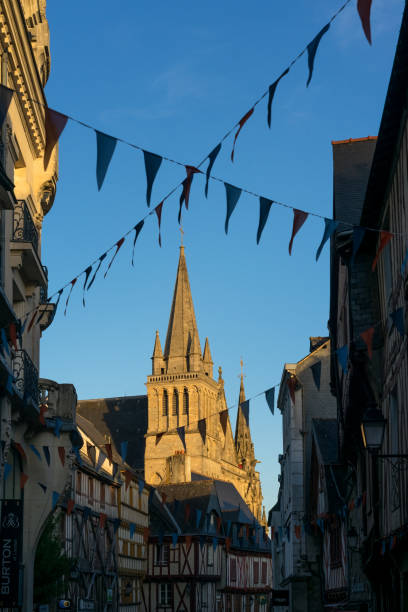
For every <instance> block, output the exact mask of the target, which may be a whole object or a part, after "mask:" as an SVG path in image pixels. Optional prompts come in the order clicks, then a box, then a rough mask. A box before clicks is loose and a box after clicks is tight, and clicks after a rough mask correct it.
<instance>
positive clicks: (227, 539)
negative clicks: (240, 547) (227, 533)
mask: <svg viewBox="0 0 408 612" xmlns="http://www.w3.org/2000/svg"><path fill="white" fill-rule="evenodd" d="M230 546H231V538H225V548H226V550H227V552H229V549H230Z"/></svg>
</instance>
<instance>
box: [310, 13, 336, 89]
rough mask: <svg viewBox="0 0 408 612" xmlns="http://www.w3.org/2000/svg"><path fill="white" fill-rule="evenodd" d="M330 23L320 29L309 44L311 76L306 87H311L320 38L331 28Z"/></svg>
mask: <svg viewBox="0 0 408 612" xmlns="http://www.w3.org/2000/svg"><path fill="white" fill-rule="evenodd" d="M329 28H330V23H327V24H326V25H325V26H324V28H322V29H321V30H320V32H319V33H318V34H317V36H315V37H314V39H313V40H312V42H310V43H309V44H308V45H307V63H308V65H309V78H308V79H307V83H306V87H309V83H310V81H311V80H312V75H313V66H314V61H315V57H316V51H317V48H318V46H319V43H320V40H321V38H322V36H324V34H326V32H327V31H328V30H329Z"/></svg>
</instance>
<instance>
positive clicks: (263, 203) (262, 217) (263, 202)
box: [256, 197, 273, 244]
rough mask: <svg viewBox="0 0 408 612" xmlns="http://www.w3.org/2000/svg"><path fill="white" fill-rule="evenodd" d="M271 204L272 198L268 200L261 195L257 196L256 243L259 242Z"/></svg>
mask: <svg viewBox="0 0 408 612" xmlns="http://www.w3.org/2000/svg"><path fill="white" fill-rule="evenodd" d="M272 204H273V200H268V199H267V198H262V197H260V198H259V224H258V232H257V234H256V244H259V241H260V239H261V236H262V232H263V229H264V227H265V224H266V222H267V220H268V216H269V211H270V210H271V206H272Z"/></svg>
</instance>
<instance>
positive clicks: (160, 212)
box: [154, 201, 163, 246]
mask: <svg viewBox="0 0 408 612" xmlns="http://www.w3.org/2000/svg"><path fill="white" fill-rule="evenodd" d="M162 208H163V201H162V202H160V204H158V205H157V206H156V208H155V209H154V211H155V213H156V215H157V222H158V224H159V246H161V231H160V228H161V216H162Z"/></svg>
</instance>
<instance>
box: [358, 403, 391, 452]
mask: <svg viewBox="0 0 408 612" xmlns="http://www.w3.org/2000/svg"><path fill="white" fill-rule="evenodd" d="M386 424H387V419H385V418H384V417H383V415H382V412H380V411H379V410H378V408H377V407H376V406H372V407H371V408H369V409H368V410H367V412H366V413H365V415H364V416H363V420H362V423H361V435H362V436H363V443H364V447H365V448H367V449H368V450H369V451H377V452H378V451H379V450H380V448H381V446H382V443H383V440H384V432H385V426H386Z"/></svg>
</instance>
